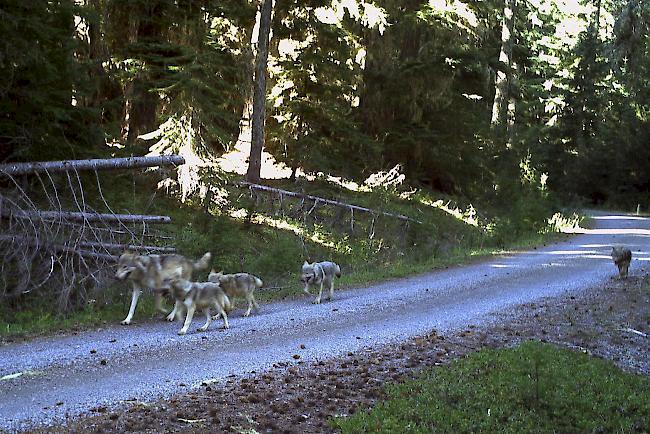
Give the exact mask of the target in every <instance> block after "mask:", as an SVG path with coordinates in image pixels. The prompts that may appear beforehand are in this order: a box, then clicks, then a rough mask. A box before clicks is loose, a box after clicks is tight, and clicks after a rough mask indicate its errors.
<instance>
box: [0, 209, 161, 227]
mask: <svg viewBox="0 0 650 434" xmlns="http://www.w3.org/2000/svg"><path fill="white" fill-rule="evenodd" d="M1 216H2V217H7V218H11V217H17V218H26V219H41V220H55V221H56V220H68V221H77V222H79V221H81V222H122V223H149V224H167V223H171V221H172V219H171V217H168V216H164V215H140V214H102V213H97V212H73V211H23V210H7V209H3V210H2V213H1Z"/></svg>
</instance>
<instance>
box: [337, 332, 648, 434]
mask: <svg viewBox="0 0 650 434" xmlns="http://www.w3.org/2000/svg"><path fill="white" fill-rule="evenodd" d="M387 395H388V398H387V400H386V401H383V402H381V403H379V404H377V405H376V406H375V407H374V408H373V409H371V410H369V411H366V412H359V413H357V414H355V415H353V416H351V417H340V418H335V419H333V420H332V425H333V426H334V427H335V428H337V429H340V430H341V432H343V433H360V432H376V433H395V432H401V433H429V432H441V433H444V432H449V433H465V432H510V433H523V432H527V433H528V432H540V433H542V432H556V433H579V432H580V433H582V432H585V433H587V432H591V433H596V432H618V433H622V432H648V430H650V379H648V378H646V377H643V376H641V375H635V374H629V373H625V372H623V371H621V370H619V369H618V368H616V367H615V366H614V365H613V364H612V363H610V362H608V361H604V360H601V359H596V358H593V357H590V356H588V355H586V354H583V353H577V352H574V351H570V350H567V349H562V348H558V347H555V346H553V345H549V344H542V343H539V342H532V341H531V342H527V343H524V344H522V345H520V346H519V347H516V348H511V349H500V350H482V351H479V352H476V353H473V354H471V355H469V356H468V357H467V358H465V359H462V360H459V361H456V362H454V363H453V364H451V365H450V366H446V367H441V368H435V369H433V370H431V371H429V372H427V373H425V374H423V375H422V376H421V378H418V379H416V380H412V381H407V382H405V383H403V384H398V385H390V386H388V387H387Z"/></svg>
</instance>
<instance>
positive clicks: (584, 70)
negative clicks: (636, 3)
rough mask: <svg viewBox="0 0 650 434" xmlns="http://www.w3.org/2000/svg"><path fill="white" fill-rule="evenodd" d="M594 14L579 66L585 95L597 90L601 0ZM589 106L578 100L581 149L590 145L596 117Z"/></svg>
mask: <svg viewBox="0 0 650 434" xmlns="http://www.w3.org/2000/svg"><path fill="white" fill-rule="evenodd" d="M593 3H594V7H595V8H596V10H595V11H594V15H593V17H592V19H591V22H590V23H589V29H588V30H587V38H588V39H587V43H586V44H587V45H586V47H585V54H584V56H583V59H582V61H581V62H580V64H579V65H578V66H579V71H580V72H579V74H580V80H579V82H578V85H579V86H582V89H581V90H583V91H584V95H589V96H591V95H593V94H594V92H595V91H596V89H595V85H594V84H595V81H596V59H597V53H596V50H597V47H598V43H599V37H598V32H599V30H600V5H601V0H594V1H593ZM589 111H590V110H589V107H588V106H587V101H586V100H583V101H577V107H576V116H577V119H578V126H579V128H578V130H577V131H576V133H577V135H576V144H577V145H578V148H579V149H585V148H589V147H590V142H591V140H590V139H591V135H592V132H593V131H592V130H593V127H594V123H595V119H594V118H593V115H592V113H589Z"/></svg>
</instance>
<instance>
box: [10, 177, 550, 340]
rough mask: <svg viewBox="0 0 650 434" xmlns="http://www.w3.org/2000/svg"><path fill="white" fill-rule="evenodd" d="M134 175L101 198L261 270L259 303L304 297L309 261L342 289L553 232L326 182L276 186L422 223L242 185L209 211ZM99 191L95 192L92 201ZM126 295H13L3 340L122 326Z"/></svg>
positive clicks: (222, 263)
mask: <svg viewBox="0 0 650 434" xmlns="http://www.w3.org/2000/svg"><path fill="white" fill-rule="evenodd" d="M136 181H137V183H136V182H134V179H133V178H132V177H130V176H121V177H120V176H117V177H115V176H114V177H112V178H111V179H110V181H107V182H106V184H108V183H110V185H111V187H112V188H111V189H104V191H103V194H104V196H105V197H106V198H107V200H108V202H109V203H111V204H112V205H113V210H114V211H115V212H117V213H128V212H132V213H148V214H162V215H169V216H171V217H172V221H173V224H171V225H169V226H166V228H165V229H166V230H167V233H168V235H172V236H173V237H174V244H175V246H176V248H177V250H178V252H179V253H181V254H184V255H186V256H188V257H194V258H198V257H200V256H201V255H203V253H205V252H206V251H211V252H212V253H213V260H212V265H213V267H214V268H215V269H217V270H223V271H225V272H231V273H234V272H239V271H246V272H250V273H253V274H256V275H258V276H260V277H261V278H262V279H263V280H264V283H265V288H266V289H264V290H262V291H260V292H259V296H258V298H259V299H260V301H270V300H278V299H283V298H287V297H295V296H301V297H302V296H303V295H302V292H301V288H300V287H299V283H298V280H297V271H298V270H299V268H300V265H301V264H302V261H303V260H308V261H314V260H326V259H327V260H334V261H336V262H337V263H339V264H340V265H341V268H342V271H343V278H342V279H341V280H340V282H338V285H337V287H340V286H342V287H351V286H356V285H363V284H368V283H372V282H376V281H381V280H385V279H391V278H399V277H404V276H407V275H412V274H417V273H422V272H426V271H430V270H432V269H434V268H439V267H444V266H448V265H454V264H461V263H467V262H469V261H472V260H475V259H476V258H479V257H482V256H486V255H490V254H493V253H495V252H499V251H501V250H502V249H504V248H506V247H508V248H512V247H516V246H519V247H522V246H530V245H534V244H540V243H542V242H544V241H546V240H548V239H550V238H552V237H554V234H552V233H548V232H540V231H539V229H536V228H530V227H528V226H525V225H524V226H521V227H518V228H517V230H514V229H513V227H511V225H512V224H510V226H506V227H500V226H499V225H496V224H494V223H492V222H495V221H498V222H504V221H508V222H513V221H514V222H517V221H519V220H522V219H520V218H518V216H517V214H516V211H517V209H514V208H513V209H509V210H507V212H504V213H503V215H502V216H500V217H499V218H498V219H497V218H494V219H492V220H489V219H488V218H484V219H483V220H484V221H483V224H482V225H478V226H476V225H472V224H469V223H468V222H466V221H464V220H463V218H464V215H465V214H464V211H463V209H462V207H460V208H459V209H455V213H454V214H450V213H449V209H448V207H447V210H446V211H445V210H443V209H440V208H436V207H434V206H431V205H430V204H431V203H432V202H434V200H433V199H434V198H433V197H431V196H430V195H429V196H427V195H426V194H425V193H422V192H419V193H417V194H414V195H412V196H411V197H410V198H404V197H400V196H399V195H398V194H396V193H394V192H387V191H377V192H355V191H349V190H346V189H344V188H342V187H339V186H336V185H331V184H328V183H326V182H323V181H315V182H311V183H307V182H306V181H301V182H300V183H298V184H288V182H287V181H276V182H275V183H274V184H273V186H275V187H279V188H285V189H291V190H294V191H300V190H303V191H308V192H310V193H312V194H315V195H319V196H322V197H326V198H335V199H338V200H341V201H343V202H347V203H354V204H358V205H361V206H366V207H369V208H374V209H381V210H385V211H390V212H396V213H400V214H405V215H409V216H413V217H414V218H417V219H418V220H420V221H422V222H423V224H421V225H418V224H409V225H405V224H404V223H403V222H401V221H399V220H395V219H391V218H381V217H380V218H377V219H376V220H375V221H374V223H373V220H372V217H371V216H370V215H364V214H359V215H356V214H355V224H354V228H352V225H351V224H350V216H349V212H341V210H340V209H337V208H333V207H321V208H318V209H316V210H314V211H313V212H312V213H311V214H308V215H306V216H305V215H304V214H299V215H296V214H292V213H291V209H292V208H295V207H296V204H298V203H299V202H298V201H295V202H293V203H289V201H286V202H285V204H284V205H285V209H283V210H282V211H280V210H279V209H278V206H277V203H276V204H275V205H269V204H266V205H264V204H262V205H260V204H259V203H257V204H256V203H255V202H254V201H253V200H252V199H251V198H250V196H249V194H248V191H246V190H244V191H242V190H239V189H236V188H231V189H230V190H229V191H228V197H227V201H226V202H225V203H222V204H220V206H218V207H217V206H216V205H215V206H213V207H212V208H211V209H210V213H208V214H206V213H205V212H204V210H203V207H202V205H201V204H200V203H199V201H197V203H192V202H190V203H185V204H182V203H180V202H178V201H177V200H175V199H174V198H172V197H170V196H166V195H164V194H162V193H154V194H152V193H150V192H151V191H155V188H154V185H155V184H154V182H153V181H152V180H150V179H147V178H144V179H137V180H136ZM136 184H137V187H138V188H135V187H136ZM142 187H144V188H142ZM145 192H147V193H145ZM97 196H99V195H97V194H95V195H93V194H88V197H89V198H92V197H97ZM449 201H451V199H450V198H447V202H449ZM96 208H97V209H101V207H100V206H96ZM233 214H235V215H240V216H241V217H233V216H232V215H233ZM370 234H373V235H374V236H370ZM199 278H200V277H199ZM129 292H130V290H129V288H128V287H127V285H126V284H123V283H119V282H115V283H113V284H111V286H109V287H108V288H104V289H102V290H101V291H95V292H94V293H91V294H90V295H86V294H84V295H83V296H78V297H77V309H76V310H73V311H71V312H63V313H59V312H58V310H57V309H56V303H54V302H53V300H56V292H55V291H49V292H48V291H46V292H41V293H39V294H34V295H28V296H26V297H24V298H22V299H14V300H10V301H9V302H5V303H2V305H0V338H5V339H6V338H15V337H21V336H29V335H35V334H43V333H48V332H51V331H54V330H60V329H69V328H71V327H72V328H78V327H84V326H87V327H91V326H96V325H99V324H103V323H105V322H109V323H117V322H119V321H120V320H121V319H123V317H124V316H125V315H126V312H127V310H128V303H129V300H130V297H129ZM153 317H157V314H156V313H155V312H154V309H153V302H152V301H151V297H143V298H141V301H140V303H139V304H138V308H137V311H136V316H135V320H136V321H142V320H144V319H146V318H153Z"/></svg>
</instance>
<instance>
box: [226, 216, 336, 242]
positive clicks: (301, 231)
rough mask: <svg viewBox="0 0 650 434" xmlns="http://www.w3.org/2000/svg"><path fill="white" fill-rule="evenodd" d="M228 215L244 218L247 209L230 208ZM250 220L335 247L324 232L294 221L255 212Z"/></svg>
mask: <svg viewBox="0 0 650 434" xmlns="http://www.w3.org/2000/svg"><path fill="white" fill-rule="evenodd" d="M230 216H231V217H233V218H236V219H245V218H246V217H247V216H248V211H247V210H246V209H243V208H240V209H236V210H232V211H230ZM251 220H252V221H253V222H254V223H256V224H261V225H265V226H269V227H272V228H275V229H280V230H284V231H290V232H293V233H294V234H296V235H298V236H300V237H303V238H305V239H308V240H310V241H312V242H314V243H316V244H320V245H321V246H324V247H327V248H329V249H335V248H336V244H335V243H333V242H332V241H331V240H328V239H327V238H326V234H323V233H321V232H318V231H317V230H316V231H313V232H312V231H309V230H307V229H306V228H304V227H301V226H300V225H298V224H296V223H292V222H289V221H287V220H284V219H278V218H274V217H269V216H265V215H259V214H256V215H255V216H253V218H252V219H251Z"/></svg>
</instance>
